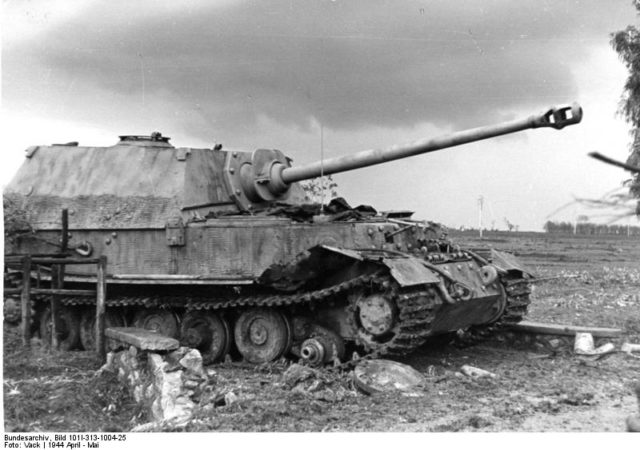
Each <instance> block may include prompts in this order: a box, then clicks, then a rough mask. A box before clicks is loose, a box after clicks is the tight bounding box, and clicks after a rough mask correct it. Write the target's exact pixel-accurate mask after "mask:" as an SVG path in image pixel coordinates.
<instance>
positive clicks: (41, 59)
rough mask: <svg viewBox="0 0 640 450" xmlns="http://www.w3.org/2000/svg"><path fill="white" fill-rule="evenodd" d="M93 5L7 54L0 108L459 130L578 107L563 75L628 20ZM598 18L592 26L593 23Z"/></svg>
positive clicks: (404, 8) (530, 9)
mask: <svg viewBox="0 0 640 450" xmlns="http://www.w3.org/2000/svg"><path fill="white" fill-rule="evenodd" d="M153 4H154V2H115V1H114V2H100V3H98V4H96V6H94V7H91V8H86V9H85V10H84V11H83V12H82V13H80V14H77V15H75V16H73V17H72V18H71V19H69V20H68V21H66V22H62V23H60V24H59V25H58V26H56V27H55V28H54V29H52V30H50V32H48V33H47V34H46V36H45V37H44V38H43V39H40V40H38V41H37V42H34V41H26V42H25V43H24V44H21V45H13V46H10V47H8V48H6V49H5V51H4V54H3V63H4V64H3V66H4V67H3V88H4V97H5V99H6V100H8V102H9V103H10V104H13V105H16V104H18V103H24V102H25V101H26V102H31V103H34V104H37V102H38V96H39V93H40V92H41V91H42V90H46V91H47V92H48V93H49V94H51V95H53V96H55V97H57V98H58V99H59V100H60V101H61V102H64V103H65V104H70V105H71V104H72V105H75V106H76V107H74V108H70V110H69V111H67V112H68V114H75V115H76V116H78V117H81V116H82V115H84V114H86V106H85V107H84V108H83V107H82V104H83V102H85V105H86V102H87V101H90V102H94V103H97V102H108V101H109V99H108V98H103V97H95V98H92V97H91V92H92V91H91V87H92V86H93V87H96V88H99V89H100V92H112V93H114V94H118V95H121V96H125V97H126V96H130V97H131V98H132V99H136V100H137V99H138V98H139V97H140V95H141V90H142V89H143V87H142V86H144V90H145V95H146V96H147V97H148V98H153V97H162V96H164V97H166V98H170V99H171V102H172V105H171V108H172V110H173V111H174V112H178V113H176V117H177V119H176V120H181V121H183V122H184V123H183V126H185V127H187V128H189V127H191V128H192V129H191V130H190V131H192V132H193V133H195V134H198V133H199V132H200V131H201V130H199V127H200V126H201V125H200V124H203V123H209V122H212V121H213V122H215V124H216V125H217V126H219V127H225V128H229V129H242V128H243V127H248V126H251V124H253V123H255V122H256V120H257V119H258V118H259V117H260V116H266V117H268V118H270V119H273V120H275V121H277V122H280V123H282V124H284V125H288V126H296V127H300V128H303V129H304V128H305V127H307V126H309V124H310V123H311V122H312V120H314V119H315V120H318V121H321V122H322V123H323V124H324V125H325V126H327V127H330V128H333V129H355V128H361V127H366V126H380V127H395V126H399V125H406V126H410V125H413V124H416V123H420V122H432V123H435V124H437V125H444V124H447V125H449V124H450V125H453V126H456V127H463V126H468V125H477V124H481V123H487V122H491V121H494V120H499V119H503V118H504V117H503V115H504V114H506V113H507V112H509V111H511V110H513V109H515V108H519V107H527V108H538V107H541V106H545V105H548V104H553V103H556V102H565V101H569V100H572V99H574V97H575V96H576V87H575V82H574V78H573V77H574V75H573V74H572V72H571V70H570V67H571V64H572V63H575V62H576V61H579V60H581V59H584V58H586V57H588V54H589V49H590V48H592V47H593V46H595V45H607V41H608V33H609V32H611V31H614V30H616V29H618V28H621V27H623V26H624V25H625V24H626V23H627V21H631V20H632V18H633V15H632V14H633V9H632V7H631V4H630V2H629V1H627V0H624V1H616V2H606V5H605V4H604V2H601V1H597V0H591V1H580V2H576V1H568V0H567V1H559V0H555V1H541V0H529V1H518V2H514V1H498V0H494V1H483V2H448V1H445V0H442V1H404V2H398V1H375V2H374V1H369V0H367V1H364V0H363V1H340V0H336V1H328V0H327V1H310V2H294V1H289V0H287V1H248V2H242V3H240V4H236V3H229V4H227V5H224V6H212V7H208V6H207V2H202V4H201V5H199V6H198V7H193V8H190V7H187V6H185V7H184V8H183V9H179V8H171V9H167V10H166V11H163V10H162V9H154V8H153ZM603 8H606V9H607V14H606V15H605V14H602V9H603Z"/></svg>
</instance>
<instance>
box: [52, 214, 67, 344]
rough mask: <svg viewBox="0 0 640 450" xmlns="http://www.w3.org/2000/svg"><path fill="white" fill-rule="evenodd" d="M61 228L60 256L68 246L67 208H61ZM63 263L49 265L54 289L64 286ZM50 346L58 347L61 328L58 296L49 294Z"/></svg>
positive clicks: (62, 255) (64, 254) (63, 255)
mask: <svg viewBox="0 0 640 450" xmlns="http://www.w3.org/2000/svg"><path fill="white" fill-rule="evenodd" d="M60 221H61V227H60V228H61V230H60V234H61V236H60V256H61V257H63V258H64V257H65V256H66V253H67V247H68V246H69V210H68V209H66V208H63V209H62V218H61V220H60ZM65 269H66V267H65V265H64V264H55V265H53V266H52V267H51V287H52V288H54V289H62V288H63V287H64V272H65ZM50 303H51V348H52V349H58V346H59V345H60V343H59V342H58V330H59V329H60V328H61V324H60V298H59V297H57V296H55V295H52V296H51V300H50Z"/></svg>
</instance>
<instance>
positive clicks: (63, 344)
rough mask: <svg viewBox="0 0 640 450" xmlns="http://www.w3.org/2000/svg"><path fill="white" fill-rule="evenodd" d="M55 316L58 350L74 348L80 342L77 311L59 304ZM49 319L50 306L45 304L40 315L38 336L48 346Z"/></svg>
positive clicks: (49, 343)
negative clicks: (56, 317)
mask: <svg viewBox="0 0 640 450" xmlns="http://www.w3.org/2000/svg"><path fill="white" fill-rule="evenodd" d="M57 316H58V320H57V324H56V325H58V326H57V330H56V334H57V337H58V346H59V348H60V350H71V349H74V348H76V347H77V346H78V345H79V344H80V318H79V315H78V312H77V311H76V310H73V309H71V308H68V307H66V306H63V305H60V306H59V307H58V312H57ZM51 319H52V317H51V307H50V306H47V307H46V308H45V310H44V311H43V312H42V316H41V317H40V338H41V339H42V341H43V342H44V343H45V345H48V346H51V328H52V320H51Z"/></svg>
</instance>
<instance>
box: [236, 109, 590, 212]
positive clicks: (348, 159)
mask: <svg viewBox="0 0 640 450" xmlns="http://www.w3.org/2000/svg"><path fill="white" fill-rule="evenodd" d="M581 120H582V108H581V107H580V106H579V105H578V104H577V103H574V104H573V105H563V106H557V107H553V108H550V109H549V110H548V111H546V112H544V113H541V114H537V115H533V116H530V117H527V118H525V119H519V120H513V121H510V122H504V123H501V124H497V125H489V126H484V127H478V128H473V129H470V130H465V131H458V132H455V133H451V134H448V135H445V136H441V137H436V138H432V139H423V140H419V141H416V142H413V143H410V144H405V145H394V146H392V147H389V148H386V149H373V150H365V151H362V152H358V153H354V154H352V155H345V156H339V157H336V158H330V159H326V160H324V161H317V162H314V163H311V164H306V165H302V166H298V167H291V166H290V164H289V160H288V158H286V157H285V156H284V155H283V154H282V153H281V152H279V151H277V150H256V151H255V152H254V154H253V157H252V161H251V163H244V164H243V165H241V166H238V169H240V170H238V175H239V180H238V179H237V178H238V177H232V178H231V179H230V182H231V185H232V186H234V187H239V188H240V189H236V190H235V192H236V193H238V194H237V197H236V200H238V201H239V203H243V204H244V206H245V207H246V206H247V205H252V204H254V203H261V202H265V201H273V200H277V199H280V198H283V196H285V195H286V193H287V191H288V190H289V186H290V185H291V183H295V182H296V181H302V180H308V179H311V178H316V177H319V176H321V175H331V174H334V173H339V172H346V171H348V170H353V169H358V168H360V167H367V166H372V165H375V164H381V163H384V162H388V161H394V160H396V159H401V158H407V157H409V156H414V155H421V154H423V153H430V152H434V151H437V150H441V149H444V148H449V147H455V146H457V145H461V144H467V143H470V142H475V141H480V140H483V139H489V138H493V137H497V136H502V135H505V134H510V133H516V132H518V131H523V130H527V129H530V128H541V127H549V128H555V129H558V130H560V129H562V128H564V127H565V126H567V125H573V124H577V123H579V122H580V121H581ZM229 171H230V172H231V173H235V169H234V168H233V167H231V168H229ZM243 199H246V200H244V202H243V201H242V200H243ZM250 207H251V206H249V207H248V208H250Z"/></svg>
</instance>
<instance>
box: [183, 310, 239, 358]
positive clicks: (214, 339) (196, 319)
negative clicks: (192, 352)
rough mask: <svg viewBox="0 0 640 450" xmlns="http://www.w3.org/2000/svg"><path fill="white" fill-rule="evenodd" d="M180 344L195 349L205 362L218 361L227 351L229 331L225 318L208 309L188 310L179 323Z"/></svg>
mask: <svg viewBox="0 0 640 450" xmlns="http://www.w3.org/2000/svg"><path fill="white" fill-rule="evenodd" d="M180 342H181V344H182V345H186V346H187V347H191V348H195V349H197V350H198V351H199V352H200V354H201V355H202V360H203V362H204V363H205V364H211V363H213V362H215V361H219V360H221V359H222V358H224V356H225V355H226V354H227V353H229V348H230V347H231V332H230V331H229V324H228V323H227V321H226V320H224V319H223V318H221V317H220V316H218V315H217V314H215V313H212V312H208V311H204V312H203V311H189V312H188V313H186V314H185V316H184V318H183V319H182V324H181V325H180Z"/></svg>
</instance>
